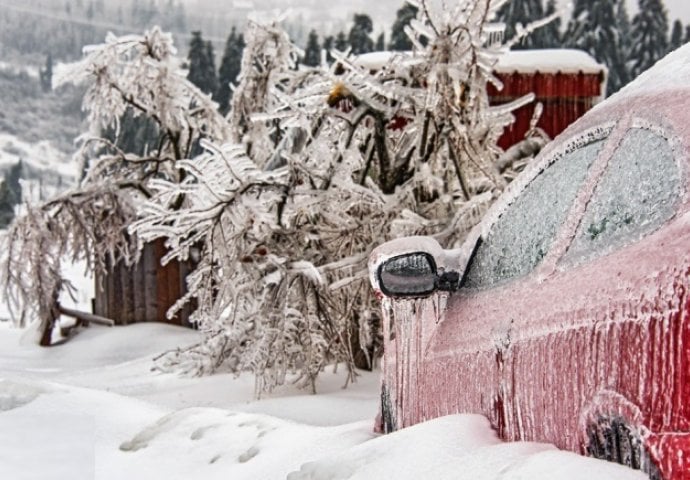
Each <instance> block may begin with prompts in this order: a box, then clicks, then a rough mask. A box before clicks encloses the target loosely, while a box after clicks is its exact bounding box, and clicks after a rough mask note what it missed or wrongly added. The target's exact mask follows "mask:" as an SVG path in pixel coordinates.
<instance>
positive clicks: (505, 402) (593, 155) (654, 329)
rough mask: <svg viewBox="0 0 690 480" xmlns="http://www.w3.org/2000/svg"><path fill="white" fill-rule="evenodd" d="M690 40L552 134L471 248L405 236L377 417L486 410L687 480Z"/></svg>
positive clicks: (513, 433) (386, 424) (507, 435)
mask: <svg viewBox="0 0 690 480" xmlns="http://www.w3.org/2000/svg"><path fill="white" fill-rule="evenodd" d="M689 192H690V45H688V46H685V47H683V48H681V49H679V50H677V51H675V52H674V53H672V54H670V55H669V56H668V57H666V58H665V59H664V60H662V61H661V62H659V63H658V64H657V65H656V66H655V67H653V68H652V69H650V70H649V71H648V72H646V73H645V74H643V75H642V76H641V77H640V78H638V79H637V80H636V81H635V82H633V83H632V84H631V85H629V86H628V87H626V88H625V89H624V90H623V91H621V92H620V93H618V94H616V95H614V96H612V97H611V98H610V99H608V100H606V101H604V102H602V103H601V104H599V105H598V106H597V107H595V108H594V109H593V110H591V111H590V112H589V113H587V114H586V115H585V116H584V117H582V118H581V119H580V120H578V121H577V122H576V123H574V124H573V125H572V126H571V127H569V128H568V129H567V130H565V132H563V133H562V134H561V135H560V136H559V137H558V138H557V139H556V140H555V141H553V142H552V143H551V144H550V145H549V146H548V147H547V148H545V149H544V151H543V152H542V153H541V154H540V156H539V157H538V158H537V159H536V160H535V161H534V162H533V163H532V165H531V166H530V167H529V168H528V169H527V170H526V171H525V172H523V173H522V174H521V175H520V176H519V177H518V178H517V179H516V180H515V181H514V182H513V183H512V184H511V185H510V187H509V188H508V190H507V191H506V192H505V193H504V195H503V196H502V197H501V199H499V200H498V202H497V203H496V204H495V206H494V207H492V210H491V211H490V212H489V214H488V215H487V218H486V219H485V220H484V221H483V222H482V224H480V225H479V226H478V227H477V228H475V229H474V230H473V231H472V233H471V234H470V236H469V237H468V239H467V241H466V243H465V244H464V246H463V247H462V248H461V249H459V250H455V251H444V250H443V249H442V248H441V247H440V246H439V245H438V243H436V242H435V241H434V240H433V239H431V238H428V237H410V238H402V239H398V240H394V241H392V242H389V243H387V244H384V245H382V246H380V247H378V248H377V249H376V250H375V251H374V252H373V253H372V256H371V259H370V265H369V266H370V276H371V281H372V284H373V286H374V288H375V289H376V290H377V293H378V294H379V295H380V297H381V298H382V304H383V312H384V337H385V344H384V348H385V350H384V351H385V353H384V362H383V363H384V364H383V380H382V393H381V395H382V396H381V399H382V401H381V413H380V428H381V429H382V430H384V431H391V430H396V429H399V428H403V427H406V426H409V425H413V424H415V423H418V422H423V421H425V420H428V419H431V418H435V417H439V416H442V415H448V414H454V413H480V414H483V415H485V416H486V417H488V418H489V420H490V421H491V424H492V425H493V427H494V428H495V429H496V430H497V431H498V433H499V435H500V436H501V437H502V438H504V439H506V440H529V441H542V442H550V443H553V444H555V445H557V446H558V447H560V448H563V449H568V450H572V451H575V452H580V453H583V454H587V455H591V456H594V457H598V458H604V459H608V460H611V461H617V462H620V463H622V464H625V465H629V466H631V467H633V468H636V469H642V470H644V471H646V472H648V473H649V476H650V478H652V479H666V480H670V479H673V480H690V296H689V293H688V291H689V289H690V193H689Z"/></svg>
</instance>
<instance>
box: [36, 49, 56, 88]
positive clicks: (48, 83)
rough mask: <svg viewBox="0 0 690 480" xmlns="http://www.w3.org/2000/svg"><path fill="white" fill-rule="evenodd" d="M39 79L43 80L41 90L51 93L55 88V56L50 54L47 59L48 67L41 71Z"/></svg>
mask: <svg viewBox="0 0 690 480" xmlns="http://www.w3.org/2000/svg"><path fill="white" fill-rule="evenodd" d="M38 73H39V77H40V80H41V88H42V89H43V91H44V92H49V91H50V90H52V88H53V56H52V55H51V54H50V53H49V54H48V56H47V57H46V65H45V67H44V68H42V69H40V71H39V72H38Z"/></svg>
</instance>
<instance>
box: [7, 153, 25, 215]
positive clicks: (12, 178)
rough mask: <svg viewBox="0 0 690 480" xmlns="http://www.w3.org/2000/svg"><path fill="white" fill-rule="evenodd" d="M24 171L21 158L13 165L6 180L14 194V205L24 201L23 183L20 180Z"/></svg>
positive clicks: (12, 198) (12, 197)
mask: <svg viewBox="0 0 690 480" xmlns="http://www.w3.org/2000/svg"><path fill="white" fill-rule="evenodd" d="M23 171H24V163H23V162H22V161H21V160H19V161H18V162H17V163H15V164H14V165H12V167H11V168H10V170H9V172H7V176H6V177H5V180H6V182H7V187H8V188H9V189H10V192H11V194H12V196H11V200H12V202H14V203H13V204H14V205H18V204H19V203H21V201H22V184H21V182H20V180H21V178H22V172H23Z"/></svg>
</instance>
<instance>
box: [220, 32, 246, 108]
mask: <svg viewBox="0 0 690 480" xmlns="http://www.w3.org/2000/svg"><path fill="white" fill-rule="evenodd" d="M243 50H244V36H243V35H242V34H241V33H240V34H239V35H238V34H237V30H236V29H235V27H232V30H231V31H230V35H229V36H228V39H227V40H226V42H225V50H224V51H223V58H222V60H221V62H220V69H219V71H218V93H217V94H216V97H215V100H216V101H217V102H218V105H219V109H220V111H221V113H223V114H226V113H227V112H228V109H229V108H230V99H231V98H232V89H231V88H230V84H233V85H234V84H236V83H237V76H238V75H239V74H240V68H241V66H242V51H243Z"/></svg>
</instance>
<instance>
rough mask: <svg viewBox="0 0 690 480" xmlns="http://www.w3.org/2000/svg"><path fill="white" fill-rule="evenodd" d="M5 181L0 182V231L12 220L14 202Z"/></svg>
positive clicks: (4, 179)
mask: <svg viewBox="0 0 690 480" xmlns="http://www.w3.org/2000/svg"><path fill="white" fill-rule="evenodd" d="M12 196H13V195H12V192H11V190H10V188H9V187H8V185H7V179H6V178H3V179H2V180H0V229H5V228H7V227H8V226H9V224H10V223H12V220H14V202H13V198H12Z"/></svg>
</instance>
